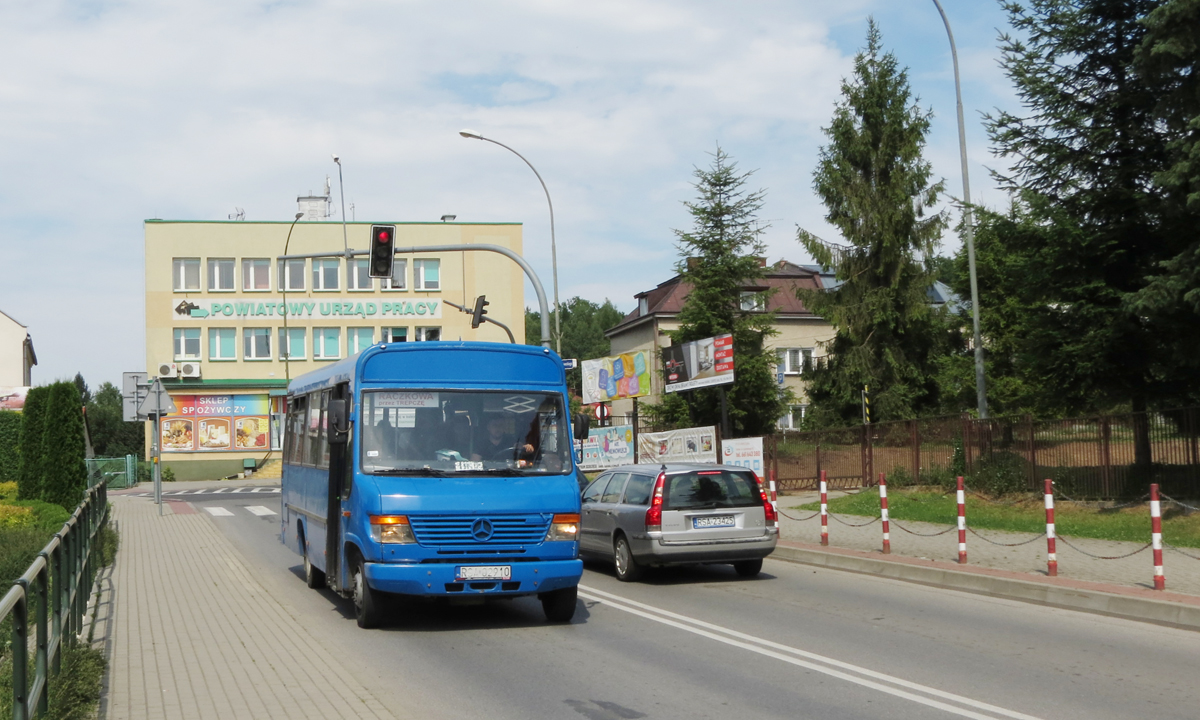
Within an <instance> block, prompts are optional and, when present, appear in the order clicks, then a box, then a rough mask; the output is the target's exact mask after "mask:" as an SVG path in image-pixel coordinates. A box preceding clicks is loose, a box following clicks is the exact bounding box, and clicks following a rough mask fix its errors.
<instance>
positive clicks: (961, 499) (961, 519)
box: [956, 475, 967, 565]
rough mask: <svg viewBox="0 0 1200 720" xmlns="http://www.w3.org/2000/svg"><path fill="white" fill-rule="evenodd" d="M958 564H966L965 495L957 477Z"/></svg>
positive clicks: (961, 477) (961, 483) (960, 479)
mask: <svg viewBox="0 0 1200 720" xmlns="http://www.w3.org/2000/svg"><path fill="white" fill-rule="evenodd" d="M956 495H957V499H958V564H959V565H966V564H967V493H966V491H965V490H964V488H963V476H962V475H959V476H958V491H957V493H956Z"/></svg>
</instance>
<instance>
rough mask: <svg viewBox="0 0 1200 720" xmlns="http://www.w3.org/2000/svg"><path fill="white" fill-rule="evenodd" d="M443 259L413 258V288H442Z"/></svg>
mask: <svg viewBox="0 0 1200 720" xmlns="http://www.w3.org/2000/svg"><path fill="white" fill-rule="evenodd" d="M441 264H442V261H441V260H413V289H414V290H440V289H441V288H442V284H441V280H440V275H439V271H440V268H441Z"/></svg>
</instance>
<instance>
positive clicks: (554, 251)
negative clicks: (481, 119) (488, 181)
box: [458, 130, 562, 353]
mask: <svg viewBox="0 0 1200 720" xmlns="http://www.w3.org/2000/svg"><path fill="white" fill-rule="evenodd" d="M458 134H459V135H462V136H463V137H465V138H473V139H475V140H485V141H487V142H490V143H492V144H493V145H499V146H500V147H502V148H504V149H505V150H507V151H509V152H510V153H512V154H513V155H516V156H517V157H519V158H521V160H523V161H524V162H525V164H526V165H528V166H529V169H530V170H532V171H533V174H534V175H536V176H537V179H538V182H539V183H541V184H542V192H544V193H546V204H547V205H549V206H550V269H551V274H552V275H553V278H554V351H555V352H558V353H561V352H562V326H561V325H560V321H559V316H560V315H561V314H562V312H561V310H560V309H559V306H558V248H557V246H556V245H555V242H554V202H553V201H551V200H550V191H549V190H547V189H546V182H545V181H544V180H542V175H541V173H539V172H538V171H537V168H535V167H534V166H533V163H531V162H529V161H528V160H526V159H525V156H524V155H522V154H521V153H519V152H517V151H516V150H513V149H512V148H510V147H509V146H507V145H505V144H504V143H502V142H497V141H496V140H493V139H491V138H486V137H484V136H482V135H480V134H479V133H477V132H475V131H474V130H459V131H458Z"/></svg>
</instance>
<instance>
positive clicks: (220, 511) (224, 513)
mask: <svg viewBox="0 0 1200 720" xmlns="http://www.w3.org/2000/svg"><path fill="white" fill-rule="evenodd" d="M204 510H205V511H206V512H207V513H208V514H209V515H212V516H214V517H232V516H233V513H231V512H229V511H228V510H226V509H225V508H223V507H221V506H219V505H218V506H216V507H206V508H204Z"/></svg>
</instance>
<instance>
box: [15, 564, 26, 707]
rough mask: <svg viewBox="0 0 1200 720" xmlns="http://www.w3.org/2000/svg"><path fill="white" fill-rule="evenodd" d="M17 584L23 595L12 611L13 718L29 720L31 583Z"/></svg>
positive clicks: (19, 581) (19, 582)
mask: <svg viewBox="0 0 1200 720" xmlns="http://www.w3.org/2000/svg"><path fill="white" fill-rule="evenodd" d="M15 584H16V585H17V586H19V587H20V588H21V597H20V598H19V599H18V600H17V604H16V605H15V606H14V607H13V611H12V619H13V625H12V669H13V680H12V691H13V695H12V702H13V720H28V718H29V703H28V694H29V678H28V677H27V670H28V668H29V584H28V582H26V581H25V580H24V579H22V580H17V582H16V583H15Z"/></svg>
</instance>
